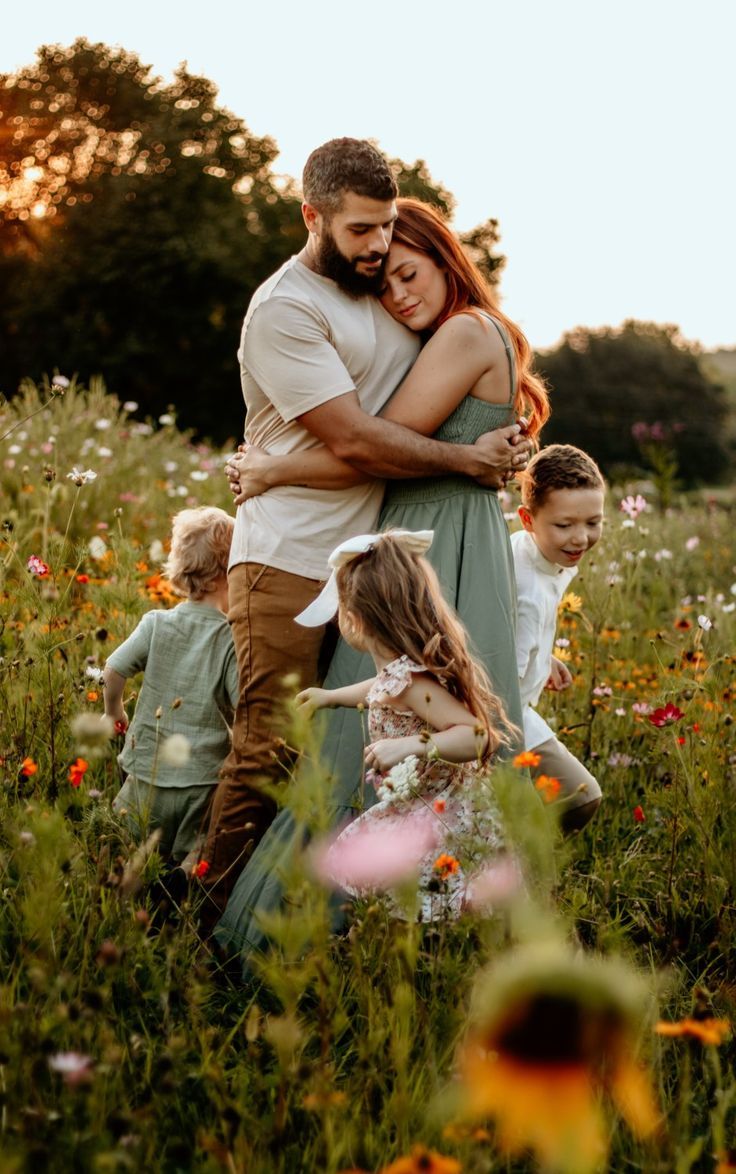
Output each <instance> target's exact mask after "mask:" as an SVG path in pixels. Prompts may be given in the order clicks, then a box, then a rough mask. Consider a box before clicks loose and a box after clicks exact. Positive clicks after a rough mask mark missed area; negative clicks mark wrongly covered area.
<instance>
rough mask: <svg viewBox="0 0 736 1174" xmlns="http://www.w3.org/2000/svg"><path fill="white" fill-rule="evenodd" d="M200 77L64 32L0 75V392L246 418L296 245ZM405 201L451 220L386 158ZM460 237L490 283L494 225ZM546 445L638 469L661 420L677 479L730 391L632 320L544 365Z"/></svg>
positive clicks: (423, 172) (419, 176)
mask: <svg viewBox="0 0 736 1174" xmlns="http://www.w3.org/2000/svg"><path fill="white" fill-rule="evenodd" d="M216 99H217V90H216V87H215V86H214V84H213V83H212V82H210V81H209V80H208V79H206V78H202V77H195V76H192V75H191V74H189V73H188V72H187V71H186V69H185V68H184V67H183V66H182V67H180V68H179V69H178V70H177V72H176V74H175V76H174V80H173V81H172V82H171V83H168V84H166V83H164V82H162V81H161V79H159V78H157V77H155V76H154V75H153V74H152V73H151V70H150V68H149V67H148V66H146V65H144V64H142V63H141V62H140V60H139V59H138V57H137V56H136V55H135V54H133V53H129V52H126V51H124V50H121V49H113V48H110V47H108V46H105V45H100V44H91V43H89V42H87V41H84V40H79V41H76V42H75V43H74V44H73V45H71V46H69V47H61V46H58V45H57V46H44V47H42V48H41V49H39V51H38V54H37V60H36V62H35V63H34V64H33V65H31V66H29V67H28V68H26V69H23V70H21V71H19V72H18V73H16V74H13V75H6V76H2V75H0V106H1V107H2V109H0V289H2V291H3V292H2V295H0V298H1V300H0V390H2V392H3V393H4V394H5V395H7V396H10V395H12V394H13V393H14V392H15V390H16V389H17V387H18V385H19V383H20V382H21V380H22V379H23V378H24V377H31V378H33V379H39V378H41V376H42V375H43V374H44V373H48V374H52V373H53V372H54V371H61V372H62V373H64V374H66V375H72V374H73V373H77V374H78V375H79V376H80V378H81V379H82V380H84V381H88V380H89V378H90V376H91V375H93V374H97V373H100V374H102V375H103V376H104V378H105V379H106V382H107V385H108V387H109V388H110V390H111V391H113V392H115V393H116V394H117V395H118V396H119V398H120V399H123V400H130V399H132V400H136V401H137V402H138V403H139V404H140V407H141V411H142V412H144V413H145V414H150V415H153V416H156V415H159V414H161V413H162V412H164V411H166V410H167V409H168V407H169V406H170V405H173V406H175V408H176V410H177V413H178V418H179V422H180V424H182V425H183V426H184V427H191V428H194V429H195V430H196V431H197V432H199V433H200V434H203V435H207V436H210V437H212V438H213V439H215V440H218V441H223V440H225V439H227V438H228V437H238V436H239V435H240V434H241V433H242V427H243V406H242V401H241V398H240V390H239V382H238V374H237V367H236V361H235V350H236V347H237V341H238V336H239V331H240V324H241V320H242V316H243V312H244V309H245V307H246V305H247V303H248V300H249V298H250V296H251V294H252V292H253V290H254V289H255V288H256V287H257V286H258V285H259V284H260V282H261V281H262V280H263V279H264V278H265V277H266V276H267V275H268V274H269V273H270V272H272V271H273V270H274V269H275V268H277V267H278V266H279V265H280V264H281V263H282V262H283V261H284V260H285V259H286V258H287V257H289V256H290V255H291V254H292V253H294V252H297V251H298V250H299V249H300V248H301V246H302V243H303V240H304V230H303V226H302V220H301V213H300V199H299V194H298V191H297V189H296V186H295V184H294V183H293V182H292V181H290V180H286V181H284V179H283V177H280V176H278V175H277V174H275V173H274V171H273V162H274V160H275V158H276V155H277V147H276V144H275V143H274V141H273V140H272V139H270V138H267V137H266V138H259V137H257V136H255V135H253V134H252V133H251V132H250V131H249V130H248V128H247V126H246V125H245V123H244V122H243V121H242V119H240V118H239V117H237V116H236V115H234V114H232V113H230V112H229V111H228V110H226V109H224V108H223V107H222V106H220V105H219V104H218V103H217V100H216ZM393 164H394V166H395V169H396V174H397V178H398V180H399V185H400V188H401V190H402V193H403V194H406V195H414V196H417V197H419V198H420V199H425V200H431V201H432V202H434V203H436V204H438V205H439V206H440V208H441V209H442V210H443V212H444V213H445V214H446V215H448V216H451V215H452V212H453V208H454V203H455V201H454V198H453V196H452V194H451V193H450V192H448V191H447V190H446V189H444V188H443V187H442V186H441V185H439V184H437V183H435V182H434V181H433V180H432V178H431V175H430V173H429V171H428V169H427V167H426V165H425V164H424V162H423V161H417V162H416V163H414V164H412V165H407V164H406V163H404V162H402V161H401V160H394V161H393ZM462 239H463V241H464V243H465V245H466V247H467V248H468V249H469V251H470V253H471V255H472V257H473V259H474V260H475V261H476V263H478V264H479V265H480V266H481V268H482V269H483V271H484V273H485V275H486V277H487V278H488V280H489V281H491V282H492V283H495V282H496V281H498V278H499V276H500V273H501V270H502V268H503V263H504V258H503V257H502V256H501V255H500V254H499V252H498V241H499V232H498V223H497V221H496V220H494V219H489V220H487V221H486V222H485V223H484V224H482V225H479V226H478V227H477V228H476V229H474V230H473V231H472V232H469V233H466V234H464V235H463V238H462ZM538 365H539V366H540V368H541V369H542V370H543V371H544V373H545V374H546V376H547V378H548V380H549V383H550V386H551V394H552V402H553V409H554V411H553V417H552V421H551V423H550V425H549V426H548V428H547V430H546V432H545V439H547V440H552V439H555V440H556V439H565V440H569V441H572V442H574V443H579V444H582V445H584V446H585V447H587V448H589V449H590V450H591V451H592V452H593V453H594V454H595V455H596V456H597V457H598V459H599V460H600V461H601V463H602V464H603V465H604V467H611V466H615V465H621V466H626V465H628V464H631V465H636V464H637V463H640V460H641V447H640V444H639V443H638V442H637V440H636V438H635V435H634V434H632V427H633V426H634V425H635V424H637V423H641V422H644V423H647V424H649V425H654V424H657V423H661V424H662V425H663V426H665V425H666V435H667V443H671V444H673V445H674V446H675V447H676V449H677V450H678V455H679V463H680V468H681V471H682V474H683V476H684V477H685V478H686V479H687V480H688V481H697V480H714V479H717V478H718V477H722V476H723V475H724V473H725V471H726V469H727V467H728V464H729V461H730V459H731V450H730V440H729V435H730V434H729V431H728V423H727V419H728V397H727V396H726V394H725V393H724V391H723V389H722V388H721V387H720V386H719V383H718V380H717V377H714V374H713V371H712V370H710V369H708V368H706V367H705V366H704V365H703V362H702V360H701V358H700V356H699V355H698V354H697V353H696V351H695V350H694V349H693V348H691V347H689V346H688V345H687V344H686V343H685V342H684V340H683V339H682V338H681V337H680V335H679V333H678V331H677V330H676V328H674V327H671V326H665V327H658V326H655V325H651V324H646V323H633V322H630V323H626V324H625V325H624V327H622V328H620V329H618V330H604V331H585V330H582V329H578V330H575V331H572V332H571V333H570V334H568V335H566V336H565V338H564V339H563V341H562V342H561V344H560V345H559V346H558V347H556V348H555V349H554V350H551V351H548V352H545V353H544V354H541V355H540V356H539V360H538Z"/></svg>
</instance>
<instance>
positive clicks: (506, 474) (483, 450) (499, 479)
mask: <svg viewBox="0 0 736 1174" xmlns="http://www.w3.org/2000/svg"><path fill="white" fill-rule="evenodd" d="M526 427H527V421H526V420H525V419H524V418H523V417H521V418H520V420H519V422H518V423H517V424H509V425H508V426H507V427H506V428H496V429H495V430H494V431H493V432H484V433H483V435H482V436H479V437H478V439H477V440H476V442H475V444H474V445H473V446H472V447H473V449H474V450H475V454H476V456H478V457H479V458H480V461H481V468H480V470H479V472H477V473H476V474H475V479H476V481H477V482H478V483H479V484H480V485H484V486H485V487H486V488H487V489H503V488H504V486H505V485H506V484H507V482H509V481H510V480H512V478H513V477H515V476H516V474H517V473H520V472H522V471H523V470H524V469H525V468H526V467H527V465H528V463H529V460H530V458H531V455H532V452H533V451H534V444H533V442H532V441H531V439H530V438H529V437H528V436H527V435H526Z"/></svg>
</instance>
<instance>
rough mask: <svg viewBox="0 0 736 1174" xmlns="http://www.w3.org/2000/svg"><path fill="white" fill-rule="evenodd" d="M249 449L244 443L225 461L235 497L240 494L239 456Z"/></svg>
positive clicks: (226, 472) (231, 489) (226, 473)
mask: <svg viewBox="0 0 736 1174" xmlns="http://www.w3.org/2000/svg"><path fill="white" fill-rule="evenodd" d="M247 449H248V445H247V444H246V443H245V441H244V442H243V443H242V444H239V445H238V447H237V449H236V451H235V452H234V453H233V455H232V456H230V457H228V458H227V460H226V461H225V476H226V477H227V479H228V483H229V485H230V492H231V493H232V495H233V497H236V496H237V494H239V493H240V469H239V468H238V465H237V463H236V462H237V460H238V457H239V455H240V454H241V453H244V452H246V451H247Z"/></svg>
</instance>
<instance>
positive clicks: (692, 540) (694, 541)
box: [685, 534, 700, 550]
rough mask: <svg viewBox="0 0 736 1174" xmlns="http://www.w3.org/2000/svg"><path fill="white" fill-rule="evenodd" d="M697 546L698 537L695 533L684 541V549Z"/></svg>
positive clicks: (691, 548) (693, 548)
mask: <svg viewBox="0 0 736 1174" xmlns="http://www.w3.org/2000/svg"><path fill="white" fill-rule="evenodd" d="M697 546H700V539H699V538H698V536H697V534H693V536H692V538H688V540H687V542H686V543H685V550H695V548H696V547H697Z"/></svg>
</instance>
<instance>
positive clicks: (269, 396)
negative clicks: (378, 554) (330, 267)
mask: <svg viewBox="0 0 736 1174" xmlns="http://www.w3.org/2000/svg"><path fill="white" fill-rule="evenodd" d="M418 353H419V340H418V338H417V336H416V335H415V334H412V333H411V331H409V330H408V329H407V328H406V327H404V326H401V325H400V324H399V323H398V322H395V321H394V320H393V318H391V317H390V315H389V314H388V313H387V312H386V311H385V310H384V308H383V306H382V305H381V303H380V302H379V301H378V299H377V298H374V297H370V296H365V297H359V298H353V297H350V296H349V295H348V294H346V293H343V291H342V290H341V289H340V288H339V287H338V286H337V285H336V284H335V282H334V281H331V280H330V279H329V278H326V277H321V276H320V275H319V274H317V273H314V272H313V271H312V270H311V269H308V268H307V267H306V265H304V264H302V262H301V261H299V260H298V259H297V258H296V257H292V258H291V259H290V260H289V261H287V262H286V264H285V265H283V266H282V267H281V269H279V270H278V272H277V273H275V274H274V275H273V276H272V277H270V278H269V279H268V281H266V282H264V284H263V285H262V286H261V287H260V288H259V289H258V290H256V292H255V294H254V295H253V299H252V301H251V303H250V306H249V307H248V313H247V314H246V317H245V322H244V323H243V332H242V335H241V339H240V349H239V351H238V358H239V360H240V374H241V382H242V386H243V398H244V399H245V406H246V409H247V420H246V429H245V436H246V440H248V441H249V442H250V443H251V444H257V445H260V446H262V447H263V448H266V449H268V451H269V452H272V453H288V452H297V451H300V450H304V449H309V448H317V447H319V446H320V445H321V443H322V442H321V441H320V440H318V438H317V437H316V436H313V435H312V433H311V432H309V431H308V430H307V429H306V428H304V427H303V426H302V425H301V424H300V423H299V420H298V417H299V416H301V415H303V414H304V413H305V412H309V411H311V410H312V408H316V407H318V406H319V405H320V404H324V403H327V402H328V400H331V399H334V398H335V397H336V396H339V395H344V394H345V393H346V392H350V391H356V392H357V395H358V399H359V401H360V406H361V407H362V409H363V411H365V412H368V413H369V414H370V415H372V416H375V415H377V414H378V412H380V410H381V408H382V407H383V406H384V404H386V402H387V401H388V400H389V399H390V397H391V395H392V393H393V392H394V391H395V390H396V388H397V387H398V385H399V384H400V383H401V381H402V379H403V378H404V376H405V375H406V373H407V371H408V370H409V368H410V367H411V365H412V363H413V362H414V360H415V359H416V357H417V354H418ZM383 490H384V483H383V482H382V481H370V482H367V483H366V484H365V485H356V486H351V487H350V488H348V489H330V490H326V489H305V488H304V487H299V486H283V487H281V488H278V489H271V490H269V491H268V492H267V493H264V494H262V495H261V496H260V497H253V498H250V499H249V500H248V501H246V502H245V503H244V504H243V505H241V506H240V507H239V508H238V513H237V517H236V520H235V533H234V535H233V543H232V548H231V551H230V566H231V567H232V566H235V565H236V563H244V562H253V563H263V564H265V565H266V566H271V567H277V568H279V569H280V570H282V571H289V572H291V573H292V574H295V575H302V576H304V577H305V578H308V579H324V578H326V575H327V558H328V556H329V554H330V552H331V551H332V550H334V548H335V547H336V546H337V545H338V543H340V542H342V541H344V540H345V539H346V538H350V537H351V536H352V535H354V534H364V533H367V532H370V531H371V530H373V529H374V528H375V525H376V520H377V518H378V513H379V510H380V508H381V499H382V497H383Z"/></svg>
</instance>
